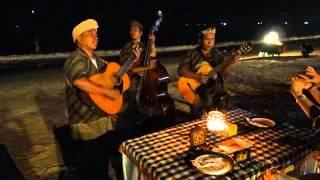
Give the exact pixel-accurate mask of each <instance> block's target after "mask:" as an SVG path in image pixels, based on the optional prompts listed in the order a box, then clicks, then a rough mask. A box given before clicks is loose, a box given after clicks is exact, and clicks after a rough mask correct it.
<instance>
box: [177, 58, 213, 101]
mask: <svg viewBox="0 0 320 180" xmlns="http://www.w3.org/2000/svg"><path fill="white" fill-rule="evenodd" d="M212 70H214V68H213V67H212V66H210V65H209V64H205V65H202V66H201V67H200V68H199V69H198V71H197V73H198V74H205V75H206V74H208V73H209V72H210V71H212ZM202 85H203V84H202V83H200V82H199V81H197V80H195V79H193V78H187V77H184V76H181V77H180V78H179V80H178V89H179V92H180V94H181V95H182V97H183V98H184V99H185V100H186V101H187V102H188V103H190V104H196V103H198V102H199V101H200V96H199V94H198V93H197V92H198V89H199V88H200V87H201V86H202Z"/></svg>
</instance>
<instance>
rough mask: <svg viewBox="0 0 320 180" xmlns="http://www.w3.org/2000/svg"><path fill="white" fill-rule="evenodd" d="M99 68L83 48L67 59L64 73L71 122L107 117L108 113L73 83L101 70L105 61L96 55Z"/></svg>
mask: <svg viewBox="0 0 320 180" xmlns="http://www.w3.org/2000/svg"><path fill="white" fill-rule="evenodd" d="M95 59H96V62H97V65H98V69H97V68H96V67H95V65H94V64H93V63H92V61H91V60H90V58H89V57H88V56H87V55H86V53H85V52H84V51H83V50H81V49H79V48H78V49H77V50H75V51H74V52H73V53H72V54H71V55H70V56H69V57H68V58H67V60H66V61H65V64H64V73H65V82H66V101H67V108H68V116H69V121H70V123H71V124H74V123H88V122H92V121H95V120H98V119H100V118H102V117H105V116H106V114H105V113H103V112H102V111H100V110H98V109H97V108H95V107H94V105H93V104H92V103H91V102H90V101H87V100H85V99H86V98H83V97H85V96H86V94H85V93H84V92H83V91H81V90H80V89H79V88H77V87H76V86H74V85H73V82H74V81H75V80H77V79H80V78H83V77H86V78H89V77H90V76H92V75H94V74H96V73H98V72H101V71H102V70H103V68H104V66H105V65H104V63H103V60H102V59H101V58H99V57H98V56H95Z"/></svg>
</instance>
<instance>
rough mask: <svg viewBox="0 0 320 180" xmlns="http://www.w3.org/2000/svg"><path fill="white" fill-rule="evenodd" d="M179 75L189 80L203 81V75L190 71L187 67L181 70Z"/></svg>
mask: <svg viewBox="0 0 320 180" xmlns="http://www.w3.org/2000/svg"><path fill="white" fill-rule="evenodd" d="M179 74H180V75H181V76H184V77H187V78H192V79H195V80H199V79H201V74H197V73H194V72H192V71H190V70H188V69H187V68H185V67H182V68H180V70H179Z"/></svg>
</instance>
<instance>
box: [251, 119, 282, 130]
mask: <svg viewBox="0 0 320 180" xmlns="http://www.w3.org/2000/svg"><path fill="white" fill-rule="evenodd" d="M246 120H247V121H248V123H249V124H251V125H252V126H256V127H261V128H268V127H273V126H275V125H276V123H275V122H274V121H273V120H271V119H268V118H252V119H249V118H246Z"/></svg>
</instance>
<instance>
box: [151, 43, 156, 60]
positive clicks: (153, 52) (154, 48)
mask: <svg viewBox="0 0 320 180" xmlns="http://www.w3.org/2000/svg"><path fill="white" fill-rule="evenodd" d="M150 57H157V50H156V45H155V44H152V45H151V47H150Z"/></svg>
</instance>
